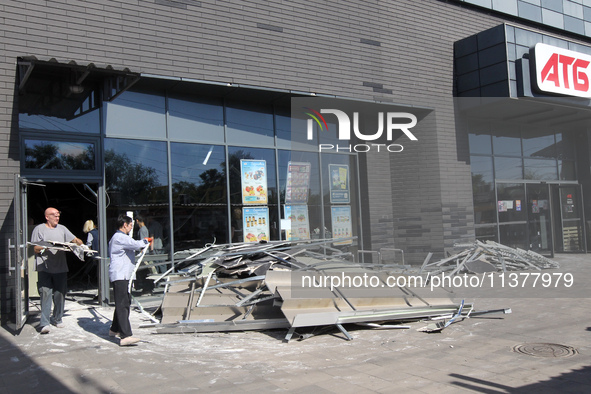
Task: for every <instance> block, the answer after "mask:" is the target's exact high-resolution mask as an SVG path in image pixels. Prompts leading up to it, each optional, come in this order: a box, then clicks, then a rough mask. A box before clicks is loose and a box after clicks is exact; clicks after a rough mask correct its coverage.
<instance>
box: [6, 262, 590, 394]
mask: <svg viewBox="0 0 591 394" xmlns="http://www.w3.org/2000/svg"><path fill="white" fill-rule="evenodd" d="M554 260H555V261H557V262H559V263H560V268H559V269H558V270H553V271H549V272H550V273H571V274H572V275H573V278H574V283H575V285H576V286H575V287H577V290H576V291H572V292H569V289H559V288H551V287H548V288H540V289H538V291H537V292H531V291H530V292H526V293H525V294H527V295H528V298H523V297H520V296H519V295H514V294H513V293H511V296H510V297H507V296H506V293H507V291H506V290H507V289H501V288H498V289H496V290H497V293H496V295H493V296H490V293H487V295H489V296H487V298H482V299H480V298H478V297H477V296H476V297H475V298H474V299H473V300H468V299H467V300H466V301H467V302H468V301H470V302H474V305H475V307H476V310H487V309H498V308H511V310H512V313H511V314H494V315H493V314H491V315H484V316H480V317H471V318H469V319H464V320H462V321H459V322H456V323H454V324H451V325H450V326H449V327H447V328H446V329H444V330H443V331H442V332H440V333H432V334H428V333H424V332H419V331H417V329H418V328H420V327H423V326H424V325H425V324H426V323H424V322H418V323H412V324H411V325H410V326H411V328H410V329H382V330H376V329H368V328H355V327H348V328H349V329H350V333H351V334H352V335H353V337H354V339H353V340H352V341H346V340H345V338H344V336H343V335H342V334H341V333H340V332H339V331H338V330H335V331H328V332H325V333H323V334H321V335H315V336H312V337H311V338H309V339H306V340H303V341H298V340H292V341H290V342H289V343H284V342H283V341H282V340H283V338H284V336H285V334H286V332H285V330H269V331H261V332H252V331H251V332H232V333H208V334H166V335H163V334H155V330H154V328H151V327H144V328H139V326H140V324H141V325H144V324H145V323H146V319H145V317H144V316H143V315H141V314H140V313H137V312H132V315H131V321H132V327H133V329H134V335H135V336H139V337H140V338H142V340H143V341H142V342H140V343H139V344H138V345H137V346H132V347H119V345H118V340H116V339H114V338H110V337H109V336H108V329H109V325H110V319H111V317H112V313H113V308H111V307H100V306H98V305H96V304H92V303H89V302H88V299H87V298H85V297H82V296H79V295H76V294H73V293H70V294H69V295H68V301H67V305H66V316H65V318H64V323H65V327H64V328H61V329H58V328H55V327H52V330H51V332H50V333H49V334H47V335H41V334H39V333H38V331H37V330H38V327H37V325H38V316H35V315H33V316H32V317H31V318H30V319H29V321H28V323H27V324H26V325H25V327H24V328H23V330H22V331H21V332H20V334H19V335H13V333H11V332H10V331H9V330H8V329H7V328H2V329H0V360H2V367H1V368H0V394H2V393H29V392H33V391H35V392H43V393H44V394H49V393H138V392H142V393H152V392H154V393H156V392H166V393H176V392H194V391H199V390H202V391H207V392H235V391H237V390H240V391H241V392H258V393H260V392H283V391H286V392H287V391H296V392H314V393H322V392H326V393H339V394H345V393H355V394H360V393H373V392H380V393H393V392H397V393H399V392H401V393H433V392H437V393H464V392H484V393H530V392H536V393H554V392H556V393H558V392H560V393H589V392H591V341H590V339H591V321H590V318H589V312H590V311H591V297H590V295H591V291H588V290H587V288H588V285H587V283H590V281H591V258H590V257H589V256H588V255H585V254H582V255H581V254H578V255H567V254H561V255H557V256H556V257H555V258H554ZM530 290H531V289H530ZM532 343H551V344H559V345H565V346H569V347H572V348H573V349H575V350H576V352H575V354H572V355H570V354H568V355H567V357H558V356H560V355H561V354H555V355H554V356H556V357H541V356H532V355H528V354H523V353H520V352H516V351H514V347H516V346H519V345H527V344H532Z"/></svg>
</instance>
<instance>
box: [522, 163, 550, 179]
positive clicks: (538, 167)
mask: <svg viewBox="0 0 591 394" xmlns="http://www.w3.org/2000/svg"><path fill="white" fill-rule="evenodd" d="M523 164H524V168H523V172H524V174H523V179H535V180H544V181H553V180H556V179H558V175H557V167H556V160H547V159H524V160H523Z"/></svg>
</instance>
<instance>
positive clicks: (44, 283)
mask: <svg viewBox="0 0 591 394" xmlns="http://www.w3.org/2000/svg"><path fill="white" fill-rule="evenodd" d="M37 290H39V297H40V298H41V322H40V323H39V325H40V326H41V327H45V326H47V325H49V324H50V323H53V324H58V323H61V322H62V318H63V316H64V306H65V304H66V293H67V292H68V273H67V272H60V273H58V274H50V273H49V272H45V271H39V272H38V279H37ZM52 303H53V315H51V304H52ZM50 315H51V317H50Z"/></svg>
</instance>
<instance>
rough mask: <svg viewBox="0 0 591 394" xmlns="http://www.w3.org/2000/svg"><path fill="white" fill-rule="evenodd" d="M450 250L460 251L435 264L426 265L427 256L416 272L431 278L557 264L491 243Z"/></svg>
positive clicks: (466, 245) (539, 268)
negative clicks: (426, 274)
mask: <svg viewBox="0 0 591 394" xmlns="http://www.w3.org/2000/svg"><path fill="white" fill-rule="evenodd" d="M454 247H455V248H458V249H459V248H461V249H462V251H460V252H458V253H456V254H454V255H452V256H449V257H446V258H444V259H441V260H439V261H436V262H429V260H430V258H431V254H429V256H427V259H425V262H424V263H423V265H422V266H421V269H420V271H419V272H420V273H424V272H429V273H430V274H431V275H438V274H440V273H443V272H445V273H446V275H448V276H453V275H456V274H460V273H464V272H467V273H472V274H481V273H485V272H499V271H500V272H506V271H524V270H543V269H556V268H559V265H558V263H556V262H555V261H553V260H550V259H548V258H546V257H544V256H542V255H540V254H538V253H536V252H534V251H531V250H523V249H519V248H517V249H516V248H511V247H509V246H505V245H502V244H499V243H496V242H492V241H487V242H481V241H476V242H474V243H471V244H456V245H454Z"/></svg>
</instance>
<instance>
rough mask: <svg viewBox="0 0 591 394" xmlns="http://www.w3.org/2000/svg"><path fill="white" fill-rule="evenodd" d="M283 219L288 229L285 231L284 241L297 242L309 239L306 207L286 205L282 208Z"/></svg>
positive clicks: (308, 221)
mask: <svg viewBox="0 0 591 394" xmlns="http://www.w3.org/2000/svg"><path fill="white" fill-rule="evenodd" d="M284 213H285V218H286V219H287V222H288V226H289V228H286V229H284V230H285V239H286V240H288V241H299V240H302V239H310V220H309V217H308V206H307V205H286V206H285V207H284Z"/></svg>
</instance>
